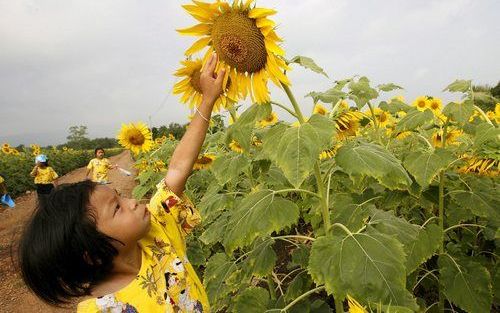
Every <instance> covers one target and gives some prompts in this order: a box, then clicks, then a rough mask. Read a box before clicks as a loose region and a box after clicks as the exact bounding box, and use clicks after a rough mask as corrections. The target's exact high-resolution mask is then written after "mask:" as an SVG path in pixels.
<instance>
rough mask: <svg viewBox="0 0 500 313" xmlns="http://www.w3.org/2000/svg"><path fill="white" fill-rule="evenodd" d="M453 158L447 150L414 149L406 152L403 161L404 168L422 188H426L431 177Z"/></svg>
mask: <svg viewBox="0 0 500 313" xmlns="http://www.w3.org/2000/svg"><path fill="white" fill-rule="evenodd" d="M454 159H455V158H454V157H453V154H452V153H451V152H449V151H447V150H443V149H436V150H434V151H420V150H419V151H415V152H412V153H410V154H408V155H407V156H406V157H405V158H404V161H403V164H404V166H405V168H406V169H407V170H408V172H409V173H410V174H412V175H413V177H415V180H416V181H417V183H418V184H419V185H420V186H422V188H423V189H425V188H427V186H429V184H430V183H431V182H432V180H433V178H434V177H435V176H436V175H437V174H438V173H439V171H441V170H442V169H443V168H446V167H447V166H448V164H450V163H451V162H452V161H453V160H454Z"/></svg>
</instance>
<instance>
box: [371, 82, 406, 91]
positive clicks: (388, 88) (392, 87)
mask: <svg viewBox="0 0 500 313" xmlns="http://www.w3.org/2000/svg"><path fill="white" fill-rule="evenodd" d="M377 88H378V89H379V90H381V91H385V92H389V91H393V90H398V89H404V88H403V87H401V86H398V85H396V84H393V83H389V84H381V85H378V86H377Z"/></svg>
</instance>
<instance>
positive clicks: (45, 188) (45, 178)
mask: <svg viewBox="0 0 500 313" xmlns="http://www.w3.org/2000/svg"><path fill="white" fill-rule="evenodd" d="M30 175H31V176H33V177H34V178H35V185H36V192H37V194H38V201H43V200H45V199H46V198H47V196H48V195H49V194H50V192H51V191H52V189H54V184H55V182H56V179H57V178H58V177H59V176H58V175H57V173H56V171H54V169H53V168H52V167H50V166H49V160H48V159H47V156H46V155H45V154H39V155H37V156H36V158H35V167H34V168H33V170H32V171H31V173H30Z"/></svg>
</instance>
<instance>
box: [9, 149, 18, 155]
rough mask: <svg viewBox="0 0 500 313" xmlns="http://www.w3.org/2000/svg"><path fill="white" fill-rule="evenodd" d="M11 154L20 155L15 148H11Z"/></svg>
mask: <svg viewBox="0 0 500 313" xmlns="http://www.w3.org/2000/svg"><path fill="white" fill-rule="evenodd" d="M10 154H11V155H15V156H18V155H19V154H20V153H19V151H17V150H16V149H15V148H10Z"/></svg>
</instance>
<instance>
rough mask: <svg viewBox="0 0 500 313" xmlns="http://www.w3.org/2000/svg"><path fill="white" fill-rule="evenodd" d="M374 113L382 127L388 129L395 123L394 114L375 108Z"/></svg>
mask: <svg viewBox="0 0 500 313" xmlns="http://www.w3.org/2000/svg"><path fill="white" fill-rule="evenodd" d="M373 113H374V114H375V118H376V119H377V123H378V125H379V126H380V127H386V126H388V125H391V124H392V123H393V122H394V118H393V117H392V114H391V113H389V112H387V111H384V110H382V109H380V108H374V109H373Z"/></svg>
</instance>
